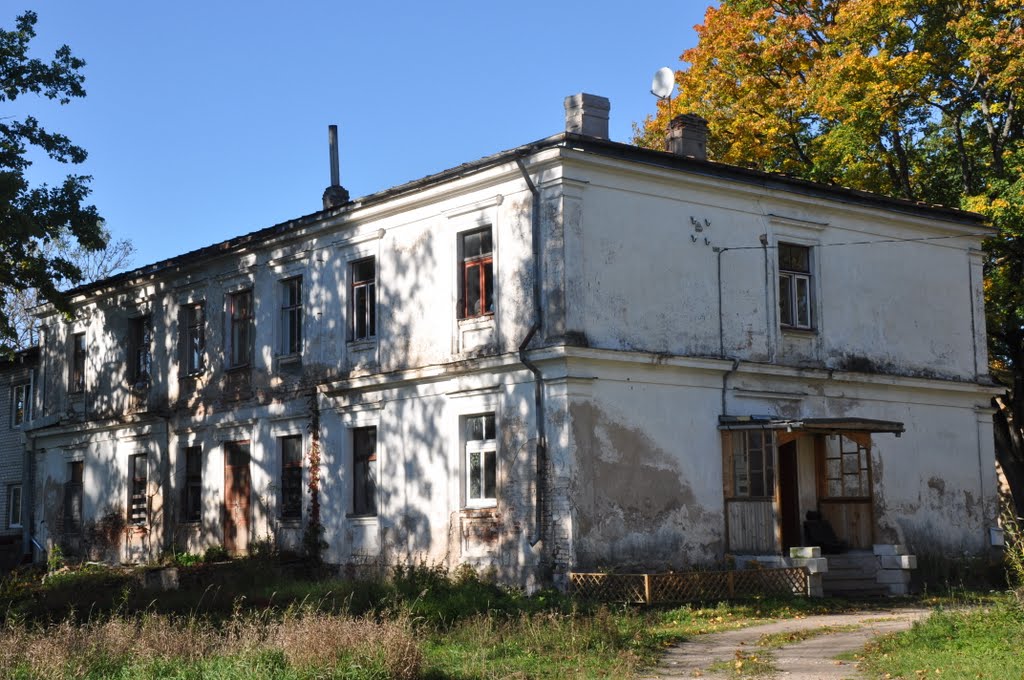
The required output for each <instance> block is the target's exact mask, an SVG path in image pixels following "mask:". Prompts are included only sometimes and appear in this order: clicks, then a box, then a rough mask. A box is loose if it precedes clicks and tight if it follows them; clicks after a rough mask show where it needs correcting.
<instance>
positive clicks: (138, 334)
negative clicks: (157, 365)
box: [129, 316, 153, 386]
mask: <svg viewBox="0 0 1024 680" xmlns="http://www.w3.org/2000/svg"><path fill="white" fill-rule="evenodd" d="M152 345H153V324H152V323H151V321H150V317H149V316H142V317H139V318H137V319H132V327H131V339H130V343H129V346H130V350H129V352H130V361H131V366H130V369H129V370H130V375H129V379H130V380H131V382H132V384H133V385H136V386H141V385H148V384H149V381H150V370H151V368H152V363H153V353H152Z"/></svg>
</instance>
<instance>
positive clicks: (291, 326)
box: [281, 276, 302, 354]
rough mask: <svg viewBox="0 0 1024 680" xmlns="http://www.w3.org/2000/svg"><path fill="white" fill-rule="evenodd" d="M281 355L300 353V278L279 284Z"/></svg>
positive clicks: (286, 280)
mask: <svg viewBox="0 0 1024 680" xmlns="http://www.w3.org/2000/svg"><path fill="white" fill-rule="evenodd" d="M281 353H282V354H301V353H302V277H301V276H296V277H295V278H292V279H285V280H284V281H282V282H281Z"/></svg>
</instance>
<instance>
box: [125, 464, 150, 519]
mask: <svg viewBox="0 0 1024 680" xmlns="http://www.w3.org/2000/svg"><path fill="white" fill-rule="evenodd" d="M146 501H147V499H146V454H144V453H142V454H136V455H134V456H130V457H129V458H128V523H129V524H145V523H146V514H147V513H146V505H147V503H146Z"/></svg>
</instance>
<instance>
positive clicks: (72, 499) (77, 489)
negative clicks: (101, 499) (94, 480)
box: [64, 460, 83, 534]
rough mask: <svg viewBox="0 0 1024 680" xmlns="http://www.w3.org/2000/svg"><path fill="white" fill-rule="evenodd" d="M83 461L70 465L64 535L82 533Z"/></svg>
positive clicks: (65, 502) (65, 491) (65, 488)
mask: <svg viewBox="0 0 1024 680" xmlns="http://www.w3.org/2000/svg"><path fill="white" fill-rule="evenodd" d="M82 468H83V465H82V461H80V460H79V461H73V462H71V463H68V481H67V483H66V484H65V485H64V533H65V534H78V533H81V531H82Z"/></svg>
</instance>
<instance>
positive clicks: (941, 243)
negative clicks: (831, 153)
mask: <svg viewBox="0 0 1024 680" xmlns="http://www.w3.org/2000/svg"><path fill="white" fill-rule="evenodd" d="M564 172H565V175H566V176H567V177H570V176H571V177H572V178H573V179H574V180H575V181H576V182H578V183H579V185H581V186H582V187H583V188H582V189H580V190H579V193H580V195H581V196H582V199H581V202H582V207H581V209H580V210H579V217H578V219H579V222H580V226H579V227H578V228H577V229H575V230H574V231H570V232H569V233H570V234H575V235H576V238H577V239H578V243H574V244H569V245H567V246H566V249H567V252H569V251H571V252H574V253H576V254H579V255H580V260H579V262H574V261H570V260H567V267H570V268H572V269H573V271H572V272H570V273H569V274H567V277H568V278H569V279H570V280H574V279H578V280H579V281H580V282H582V285H581V286H580V288H579V290H576V291H575V293H574V294H575V297H574V298H572V300H571V304H572V305H580V306H581V307H582V309H583V311H581V312H578V313H577V315H576V317H575V318H576V319H577V320H578V321H577V323H578V324H580V325H581V328H579V329H576V330H582V331H584V332H585V334H586V337H587V340H588V341H589V344H590V346H593V347H602V348H608V349H627V350H637V351H648V352H658V353H670V354H680V355H703V356H712V355H724V356H727V357H739V358H742V359H744V360H750V361H772V362H779V363H785V364H789V365H812V366H826V367H829V368H846V369H848V370H857V371H862V372H869V373H871V372H888V373H897V374H902V375H922V376H936V377H955V378H958V379H969V380H974V379H976V378H977V377H978V375H979V374H981V375H985V374H987V366H986V363H985V361H984V359H985V357H984V347H983V346H979V340H978V338H979V335H978V328H979V327H981V328H983V327H984V319H983V317H982V313H981V311H980V305H978V304H977V300H976V297H977V295H978V294H979V291H980V290H981V278H980V270H979V268H978V267H976V266H974V263H973V260H974V259H976V256H975V255H974V254H972V253H974V252H976V251H977V249H978V248H979V247H980V236H979V235H978V234H976V233H975V234H973V235H972V236H970V237H961V238H948V237H949V236H950V235H951V234H956V233H971V230H970V228H969V227H965V226H962V225H956V224H954V223H949V222H942V221H940V220H937V219H924V218H921V217H918V216H910V215H902V214H899V213H896V212H893V211H889V210H882V209H874V208H870V207H864V206H854V205H851V204H846V203H842V202H839V201H829V200H825V199H821V198H812V197H803V196H800V195H798V194H788V193H786V194H784V193H782V192H776V191H769V190H759V189H756V188H752V187H749V186H744V185H741V184H738V183H731V182H728V181H722V180H712V179H709V178H707V177H700V176H697V175H687V174H683V173H673V174H668V173H663V172H659V171H656V170H650V169H646V168H641V167H640V166H634V167H632V168H630V167H629V166H611V165H610V164H605V165H604V166H603V167H597V166H596V165H591V164H589V163H585V162H582V161H579V160H578V159H574V160H573V162H571V163H569V164H567V165H566V167H565V170H564ZM957 230H959V232H958V231H957ZM762 234H763V235H765V237H766V239H767V244H768V249H767V250H765V249H764V248H763V247H762V245H761V241H760V236H761V235H762ZM935 237H942V238H940V239H938V240H933V241H921V240H920V239H929V238H935ZM906 239H914V240H912V241H906ZM893 240H896V241H900V242H887V241H893ZM901 240H902V241H901ZM865 241H869V242H872V243H871V244H864V243H863V242H865ZM780 242H783V243H797V244H802V245H807V246H810V247H811V248H812V271H813V275H814V286H815V291H814V325H815V327H816V330H815V332H813V333H806V332H804V333H800V332H787V331H783V330H781V329H780V328H779V322H778V312H777V309H778V301H777V287H778V267H777V259H778V255H777V251H776V249H775V248H776V246H777V244H778V243H780ZM716 249H720V250H721V252H720V253H719V252H716ZM766 256H767V257H766ZM719 259H720V260H721V336H722V337H721V339H720V337H719V332H720V331H719V328H720V326H719V303H718V297H719V288H718V264H719ZM766 260H767V262H766ZM766 265H767V268H766ZM766 269H767V270H766ZM570 291H571V292H573V289H572V288H570ZM720 341H721V348H720Z"/></svg>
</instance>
